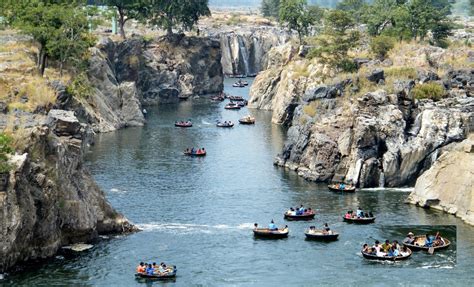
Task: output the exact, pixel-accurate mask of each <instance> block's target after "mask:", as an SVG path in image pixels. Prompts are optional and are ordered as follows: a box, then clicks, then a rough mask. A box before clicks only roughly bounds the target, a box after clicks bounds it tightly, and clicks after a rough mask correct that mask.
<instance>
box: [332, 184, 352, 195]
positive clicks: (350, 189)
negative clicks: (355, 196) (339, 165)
mask: <svg viewBox="0 0 474 287" xmlns="http://www.w3.org/2000/svg"><path fill="white" fill-rule="evenodd" d="M328 188H329V190H331V191H338V192H347V193H353V192H355V191H356V188H355V186H345V187H344V189H341V188H339V187H338V184H329V185H328Z"/></svg>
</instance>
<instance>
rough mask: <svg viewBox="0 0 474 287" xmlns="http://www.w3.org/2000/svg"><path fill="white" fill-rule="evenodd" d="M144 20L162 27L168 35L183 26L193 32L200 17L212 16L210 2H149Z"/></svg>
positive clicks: (163, 0)
mask: <svg viewBox="0 0 474 287" xmlns="http://www.w3.org/2000/svg"><path fill="white" fill-rule="evenodd" d="M145 2H146V5H145V9H144V13H143V15H142V16H143V19H144V20H145V22H147V23H149V24H151V25H156V26H159V27H162V28H164V29H165V30H166V32H167V34H168V35H171V34H173V28H174V27H177V26H181V27H182V28H184V29H186V30H191V29H192V28H193V26H194V24H196V23H197V21H198V20H199V18H200V17H202V16H210V15H211V11H210V10H209V7H208V0H173V1H169V0H147V1H145Z"/></svg>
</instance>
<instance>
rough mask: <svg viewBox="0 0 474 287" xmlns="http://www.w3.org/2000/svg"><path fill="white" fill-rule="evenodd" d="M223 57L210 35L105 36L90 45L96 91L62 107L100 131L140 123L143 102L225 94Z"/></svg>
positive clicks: (93, 81)
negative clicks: (119, 39)
mask: <svg viewBox="0 0 474 287" xmlns="http://www.w3.org/2000/svg"><path fill="white" fill-rule="evenodd" d="M220 59H221V51H220V46H219V42H218V41H216V40H211V39H208V38H197V37H184V36H183V35H174V36H171V37H161V38H158V39H155V40H153V41H151V42H146V41H145V40H144V39H142V38H132V39H128V40H126V41H123V42H113V41H112V40H110V39H109V38H102V39H101V40H100V42H99V44H98V45H97V46H96V47H94V48H92V49H91V59H90V61H89V62H90V64H89V69H88V78H89V81H90V83H91V84H92V87H93V92H92V93H91V95H89V96H88V97H87V98H84V99H77V98H74V99H68V98H67V95H66V96H63V97H62V98H63V99H62V105H60V106H59V107H60V108H64V109H72V110H75V111H76V114H77V115H78V117H79V118H80V119H81V120H82V121H84V122H87V123H89V124H90V125H91V126H92V128H93V129H94V131H97V132H109V131H114V130H117V129H120V128H123V127H128V126H141V125H143V124H144V123H145V119H144V116H143V114H142V106H143V105H156V104H167V103H176V102H178V101H179V98H180V97H181V98H182V97H190V96H192V95H204V94H215V93H220V92H222V90H223V81H224V79H223V74H222V66H221V64H220ZM57 90H60V89H57Z"/></svg>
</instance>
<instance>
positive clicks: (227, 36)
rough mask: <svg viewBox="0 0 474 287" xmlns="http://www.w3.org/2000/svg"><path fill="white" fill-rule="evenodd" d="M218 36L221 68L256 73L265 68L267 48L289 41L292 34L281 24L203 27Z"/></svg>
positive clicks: (227, 71) (229, 72) (232, 72)
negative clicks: (281, 26) (219, 27)
mask: <svg viewBox="0 0 474 287" xmlns="http://www.w3.org/2000/svg"><path fill="white" fill-rule="evenodd" d="M203 29H204V33H205V34H206V35H208V36H210V37H212V38H215V39H218V40H219V42H220V47H221V50H222V59H221V64H222V69H223V72H224V74H225V75H228V76H237V75H239V76H255V75H257V73H259V72H260V71H262V70H265V69H266V67H267V65H268V61H269V57H268V51H270V50H271V48H273V47H277V46H279V45H282V44H284V43H286V42H287V41H289V39H290V34H289V33H288V32H286V31H284V30H283V29H281V28H278V27H270V26H261V27H228V28H221V29H218V30H215V29H210V28H203Z"/></svg>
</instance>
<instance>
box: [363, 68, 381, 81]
mask: <svg viewBox="0 0 474 287" xmlns="http://www.w3.org/2000/svg"><path fill="white" fill-rule="evenodd" d="M367 80H369V81H371V82H374V83H379V82H381V81H384V80H385V74H384V70H382V69H375V70H373V71H372V72H370V74H369V75H367Z"/></svg>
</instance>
